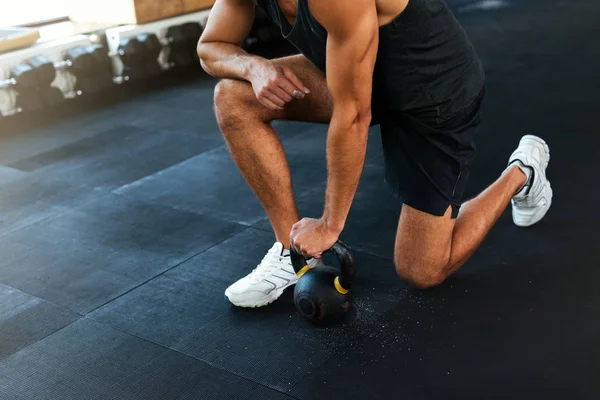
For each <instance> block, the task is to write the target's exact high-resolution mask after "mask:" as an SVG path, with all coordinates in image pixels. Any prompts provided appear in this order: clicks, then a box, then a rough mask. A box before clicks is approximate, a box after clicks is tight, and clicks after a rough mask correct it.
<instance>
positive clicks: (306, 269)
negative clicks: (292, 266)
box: [296, 264, 310, 279]
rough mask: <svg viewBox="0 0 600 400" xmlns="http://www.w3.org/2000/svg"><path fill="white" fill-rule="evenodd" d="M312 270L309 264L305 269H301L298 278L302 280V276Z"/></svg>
mask: <svg viewBox="0 0 600 400" xmlns="http://www.w3.org/2000/svg"><path fill="white" fill-rule="evenodd" d="M309 269H310V267H309V266H308V264H306V265H305V266H304V267H302V268H301V269H300V271H298V272H296V276H297V277H298V279H300V278H301V277H302V275H304V274H305V273H306V271H308V270H309Z"/></svg>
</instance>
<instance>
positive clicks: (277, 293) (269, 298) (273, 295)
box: [225, 283, 295, 308]
mask: <svg viewBox="0 0 600 400" xmlns="http://www.w3.org/2000/svg"><path fill="white" fill-rule="evenodd" d="M294 285H295V283H293V284H291V285H288V286H284V287H282V288H280V289H275V290H273V291H271V292H270V293H269V294H268V295H266V296H265V297H264V298H263V299H261V300H260V301H258V302H257V301H253V302H245V301H243V300H242V301H234V300H232V299H231V293H229V289H227V290H225V296H226V297H227V299H228V300H229V301H230V302H231V304H233V305H234V306H236V307H242V308H258V307H264V306H268V305H269V304H271V303H273V302H274V301H275V300H277V299H278V298H280V297H281V295H282V294H283V292H285V290H286V289H287V288H289V287H292V286H294Z"/></svg>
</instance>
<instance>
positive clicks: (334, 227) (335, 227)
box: [322, 213, 346, 235]
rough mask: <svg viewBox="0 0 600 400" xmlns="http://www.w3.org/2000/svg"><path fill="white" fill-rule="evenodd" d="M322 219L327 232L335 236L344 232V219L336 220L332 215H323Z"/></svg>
mask: <svg viewBox="0 0 600 400" xmlns="http://www.w3.org/2000/svg"><path fill="white" fill-rule="evenodd" d="M322 219H323V221H324V222H325V226H326V227H327V231H328V232H329V233H334V234H336V235H339V234H340V233H342V231H343V230H344V225H345V223H346V219H345V218H344V219H342V218H339V217H337V218H336V217H335V216H333V215H330V214H327V213H325V214H323V217H322Z"/></svg>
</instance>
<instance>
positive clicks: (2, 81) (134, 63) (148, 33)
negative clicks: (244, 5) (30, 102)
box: [0, 10, 209, 116]
mask: <svg viewBox="0 0 600 400" xmlns="http://www.w3.org/2000/svg"><path fill="white" fill-rule="evenodd" d="M208 14H209V10H205V11H200V12H195V13H191V14H186V15H182V16H178V17H174V18H169V19H165V20H161V21H156V22H152V23H148V24H143V25H125V26H119V27H115V28H109V29H107V30H106V31H105V35H106V42H107V45H108V48H104V49H103V50H104V51H105V52H106V56H107V57H109V60H110V64H111V67H112V76H113V78H112V79H113V82H114V83H115V84H122V83H126V82H128V81H129V80H130V78H136V79H139V78H144V77H147V76H145V75H147V74H140V73H139V72H140V71H139V70H137V71H136V70H135V68H136V67H137V68H140V66H143V65H148V64H152V62H154V61H155V63H156V69H155V71H153V73H160V72H162V71H166V70H168V69H171V68H174V67H176V65H174V63H173V62H172V61H170V53H171V49H172V47H173V43H172V42H173V38H171V40H170V38H169V32H172V31H173V30H174V29H175V30H177V27H178V26H181V25H186V24H188V25H189V24H193V25H196V26H197V30H196V34H197V36H199V34H200V33H201V30H202V27H203V26H204V25H205V24H206V20H207V18H208ZM198 29H199V31H198ZM95 35H97V34H95ZM139 39H144V40H145V41H146V43H150V42H152V43H153V46H154V47H155V49H154V50H153V52H150V53H148V52H146V51H145V50H146V49H144V48H143V44H141V42H140V40H139ZM193 41H197V37H195V38H193ZM94 42H95V40H94V36H93V35H89V36H88V35H77V36H72V37H69V38H65V39H61V40H55V41H51V42H45V43H40V44H37V45H35V46H32V47H29V48H25V49H21V50H18V51H14V52H10V53H6V54H0V116H2V115H4V116H7V115H13V114H16V113H19V112H20V111H22V110H21V108H20V107H18V106H17V103H18V101H17V99H18V95H19V92H18V90H17V88H18V86H17V85H16V83H17V82H16V81H15V79H14V78H13V77H11V69H13V68H14V67H15V66H18V65H19V64H23V63H27V60H29V59H31V58H32V57H37V56H42V57H45V58H47V59H48V60H50V61H51V62H52V64H53V66H54V68H55V70H56V78H55V79H54V80H53V81H52V82H51V84H50V85H51V87H53V88H58V89H59V90H60V92H61V93H62V95H63V97H64V98H65V99H73V98H76V97H78V95H81V94H83V93H82V90H80V89H78V88H77V86H78V85H77V82H78V79H77V78H76V76H75V73H74V71H73V70H72V69H71V66H72V63H71V62H70V61H69V60H66V58H67V57H68V52H69V50H72V49H73V48H75V47H89V46H92V45H94ZM128 43H129V44H133V46H132V45H130V46H129V47H127V46H126V45H127V44H128ZM190 45H191V46H192V47H191V49H190V52H194V49H195V44H194V43H187V47H190ZM140 46H141V49H142V51H141V52H140V51H139V50H140ZM132 49H133V50H134V51H132V52H131V53H130V52H129V51H130V50H132ZM136 50H137V51H136ZM148 54H154V55H155V58H156V60H150V63H148V62H147V61H148V60H147V56H148ZM151 57H152V56H151ZM128 64H130V65H128ZM196 66H197V68H199V66H198V64H197V63H196V64H195V65H194V67H196ZM132 68H133V69H132ZM132 72H135V73H136V74H135V76H133V74H132ZM130 75H131V76H130Z"/></svg>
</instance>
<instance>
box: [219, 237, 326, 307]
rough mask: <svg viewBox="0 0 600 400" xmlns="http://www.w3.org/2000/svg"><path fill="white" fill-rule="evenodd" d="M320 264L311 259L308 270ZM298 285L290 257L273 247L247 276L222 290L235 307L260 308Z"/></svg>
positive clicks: (282, 250)
mask: <svg viewBox="0 0 600 400" xmlns="http://www.w3.org/2000/svg"><path fill="white" fill-rule="evenodd" d="M319 264H320V260H317V259H311V260H309V261H308V265H309V266H310V267H311V268H314V267H316V266H317V265H319ZM296 282H298V278H297V277H296V273H295V272H294V267H292V262H291V260H290V253H289V251H288V250H284V248H283V245H282V244H281V243H279V242H277V243H275V244H274V245H273V247H271V250H269V252H268V253H267V254H266V255H265V257H264V258H263V259H262V261H261V262H260V264H259V265H258V266H257V267H256V268H255V269H254V270H253V271H252V272H251V273H250V274H248V275H247V276H245V277H244V278H242V279H240V280H239V281H237V282H235V283H234V284H233V285H231V286H229V287H228V288H227V290H225V296H227V298H228V299H229V301H231V302H232V303H233V304H234V305H236V306H238V307H262V306H266V305H267V304H270V303H272V302H274V301H275V300H277V299H278V298H279V296H281V294H282V293H283V291H284V290H285V289H287V288H288V287H290V286H293V285H295V284H296Z"/></svg>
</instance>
